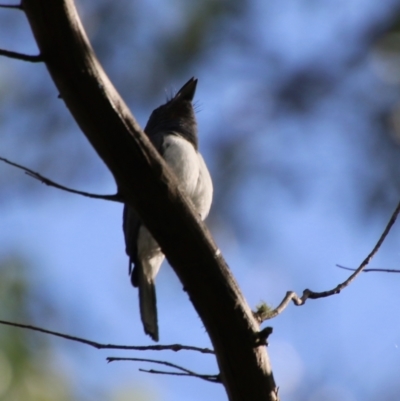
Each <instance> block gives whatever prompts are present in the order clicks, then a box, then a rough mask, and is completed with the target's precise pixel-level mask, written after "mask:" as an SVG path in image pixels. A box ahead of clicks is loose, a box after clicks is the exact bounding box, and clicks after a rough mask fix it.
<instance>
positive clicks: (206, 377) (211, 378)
mask: <svg viewBox="0 0 400 401" xmlns="http://www.w3.org/2000/svg"><path fill="white" fill-rule="evenodd" d="M139 371H140V372H145V373H154V374H159V375H169V376H187V377H197V378H199V379H203V380H206V381H208V382H211V383H221V379H220V378H219V376H218V375H196V376H193V375H191V374H189V373H182V372H167V371H162V370H155V369H149V370H147V369H139Z"/></svg>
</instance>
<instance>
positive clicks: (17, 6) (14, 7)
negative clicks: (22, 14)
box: [0, 4, 23, 10]
mask: <svg viewBox="0 0 400 401" xmlns="http://www.w3.org/2000/svg"><path fill="white" fill-rule="evenodd" d="M0 8H12V9H15V10H23V7H22V4H0Z"/></svg>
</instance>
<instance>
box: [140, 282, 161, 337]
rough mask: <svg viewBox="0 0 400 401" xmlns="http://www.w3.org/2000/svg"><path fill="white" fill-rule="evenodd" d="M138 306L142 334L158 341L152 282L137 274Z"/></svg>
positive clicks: (154, 292)
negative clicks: (142, 329)
mask: <svg viewBox="0 0 400 401" xmlns="http://www.w3.org/2000/svg"><path fill="white" fill-rule="evenodd" d="M138 284H139V286H138V287H139V306H140V317H141V318H142V323H143V328H144V332H145V333H146V334H148V335H149V336H150V337H151V338H152V339H153V340H154V341H158V320H157V299H156V287H155V285H154V280H153V279H151V278H150V279H149V278H147V277H145V275H144V274H138Z"/></svg>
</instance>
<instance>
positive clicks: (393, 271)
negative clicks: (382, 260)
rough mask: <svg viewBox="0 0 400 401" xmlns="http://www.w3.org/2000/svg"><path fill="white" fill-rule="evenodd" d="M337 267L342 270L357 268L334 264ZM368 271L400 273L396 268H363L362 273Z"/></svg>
mask: <svg viewBox="0 0 400 401" xmlns="http://www.w3.org/2000/svg"><path fill="white" fill-rule="evenodd" d="M336 266H337V267H339V268H341V269H344V270H350V271H353V272H355V271H356V270H357V269H352V268H351V267H346V266H342V265H336ZM369 272H381V273H400V270H398V269H376V268H375V269H364V270H363V273H369Z"/></svg>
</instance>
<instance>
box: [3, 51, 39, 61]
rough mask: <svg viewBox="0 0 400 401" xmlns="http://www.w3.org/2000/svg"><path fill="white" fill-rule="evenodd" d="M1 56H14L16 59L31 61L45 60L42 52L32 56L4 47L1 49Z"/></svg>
mask: <svg viewBox="0 0 400 401" xmlns="http://www.w3.org/2000/svg"><path fill="white" fill-rule="evenodd" d="M0 56H5V57H8V58H14V59H16V60H22V61H29V62H31V63H41V62H43V61H44V58H43V56H42V55H41V54H38V55H37V56H32V55H30V54H23V53H18V52H13V51H11V50H4V49H0Z"/></svg>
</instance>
